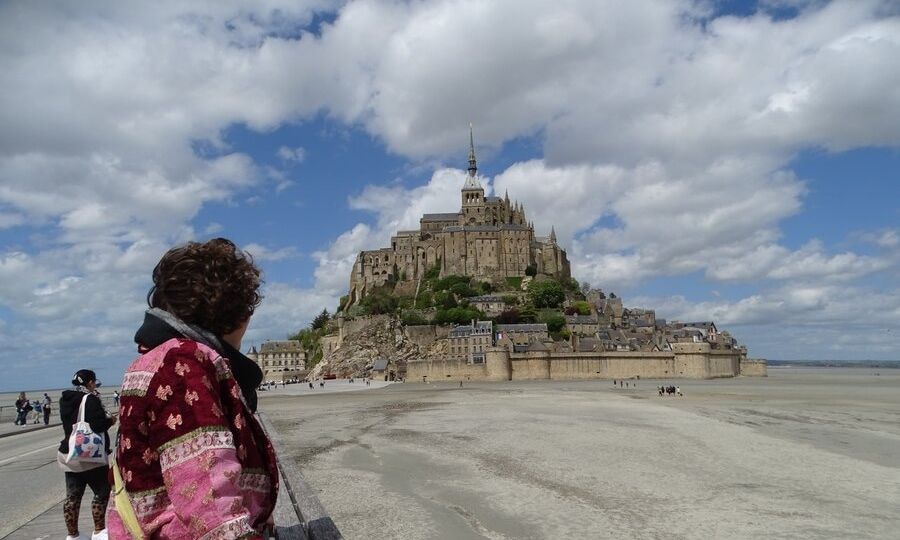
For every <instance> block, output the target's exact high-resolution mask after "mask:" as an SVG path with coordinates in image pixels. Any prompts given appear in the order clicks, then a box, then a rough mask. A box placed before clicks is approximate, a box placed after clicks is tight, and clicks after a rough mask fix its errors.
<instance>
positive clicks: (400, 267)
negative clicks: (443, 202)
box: [348, 130, 571, 305]
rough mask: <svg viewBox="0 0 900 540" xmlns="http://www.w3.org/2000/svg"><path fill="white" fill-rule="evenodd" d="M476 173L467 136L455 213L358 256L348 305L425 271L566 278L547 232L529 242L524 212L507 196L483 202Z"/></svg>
mask: <svg viewBox="0 0 900 540" xmlns="http://www.w3.org/2000/svg"><path fill="white" fill-rule="evenodd" d="M477 172H478V167H477V164H476V160H475V144H474V140H473V138H472V133H471V130H470V132H469V168H468V175H467V176H466V181H465V183H464V185H463V186H462V190H461V192H460V202H461V207H460V210H459V211H458V212H451V213H440V214H425V215H423V216H422V218H421V219H420V220H419V228H418V229H416V230H409V231H398V232H397V233H396V234H395V235H394V236H393V237H392V238H391V245H390V247H385V248H382V249H376V250H372V251H361V252H360V253H359V255H358V256H357V257H356V261H355V263H354V264H353V270H352V273H351V276H350V298H349V304H348V305H352V304H355V303H357V302H359V301H360V300H361V299H362V298H363V297H364V296H365V295H366V294H367V293H368V292H369V291H370V290H371V289H372V288H374V287H379V286H381V285H384V284H385V283H387V282H388V281H392V282H398V283H401V284H402V283H413V284H414V283H415V282H417V281H418V280H419V279H420V278H421V277H422V276H423V275H424V274H425V272H426V271H428V270H429V269H431V268H438V269H439V271H440V276H448V275H460V276H471V277H474V278H477V279H479V280H482V281H492V280H500V279H503V278H507V277H523V276H525V275H526V273H525V271H526V269H528V268H529V267H532V268H533V269H534V270H535V271H536V272H537V273H539V274H546V275H549V276H554V277H557V278H565V279H568V278H570V277H571V270H570V267H569V259H568V257H567V256H566V252H565V250H563V249H562V248H561V247H560V246H559V244H558V243H557V240H556V232H555V230H554V229H553V228H552V227H551V230H550V234H549V235H548V236H535V234H534V225H533V224H532V223H530V222H529V221H528V218H527V215H526V212H525V207H524V206H522V205H521V204H519V203H518V202H510V199H509V194H506V195H505V196H504V197H502V198H501V197H492V196H485V194H484V188H483V187H482V185H481V182H480V181H479V178H478V175H477ZM536 181H537V179H536ZM413 287H414V285H413Z"/></svg>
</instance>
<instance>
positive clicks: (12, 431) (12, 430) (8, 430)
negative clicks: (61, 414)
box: [0, 418, 62, 438]
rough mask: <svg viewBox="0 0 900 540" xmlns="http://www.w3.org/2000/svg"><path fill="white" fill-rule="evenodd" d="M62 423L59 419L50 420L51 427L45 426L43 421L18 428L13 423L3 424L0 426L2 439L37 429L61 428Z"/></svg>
mask: <svg viewBox="0 0 900 540" xmlns="http://www.w3.org/2000/svg"><path fill="white" fill-rule="evenodd" d="M61 425H62V423H61V422H60V421H59V419H58V418H56V419H53V418H51V419H50V425H47V426H45V425H44V422H43V420H42V421H41V423H40V424H25V425H24V426H17V425H15V424H13V423H12V422H3V423H2V424H0V438H2V437H10V436H12V435H18V434H19V433H27V432H29V431H34V430H36V429H47V428H53V427H57V426H61Z"/></svg>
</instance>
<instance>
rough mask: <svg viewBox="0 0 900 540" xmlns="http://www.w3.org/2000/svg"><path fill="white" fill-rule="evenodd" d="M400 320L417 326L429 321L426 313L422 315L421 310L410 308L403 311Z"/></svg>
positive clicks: (407, 324) (408, 324)
mask: <svg viewBox="0 0 900 540" xmlns="http://www.w3.org/2000/svg"><path fill="white" fill-rule="evenodd" d="M400 322H402V323H403V324H405V325H406V326H416V325H420V324H428V322H429V321H428V319H426V318H425V315H422V313H421V312H419V311H416V310H414V309H410V310H405V311H403V314H402V315H401V316H400Z"/></svg>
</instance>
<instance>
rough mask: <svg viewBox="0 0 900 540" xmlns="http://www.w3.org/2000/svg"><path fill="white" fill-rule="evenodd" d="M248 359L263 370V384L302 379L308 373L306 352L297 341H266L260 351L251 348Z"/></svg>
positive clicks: (253, 347)
mask: <svg viewBox="0 0 900 540" xmlns="http://www.w3.org/2000/svg"><path fill="white" fill-rule="evenodd" d="M247 358H249V359H251V360H253V361H254V362H256V363H257V365H259V367H260V369H262V372H263V382H281V381H285V380H289V379H302V378H303V377H305V376H306V373H307V369H306V351H304V350H303V346H302V345H301V344H300V342H299V341H298V340H295V339H285V340H277V341H276V340H273V341H264V342H263V343H262V345H260V346H259V350H257V349H256V347H255V346H252V347H250V351H249V352H248V353H247Z"/></svg>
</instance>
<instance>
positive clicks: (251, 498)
mask: <svg viewBox="0 0 900 540" xmlns="http://www.w3.org/2000/svg"><path fill="white" fill-rule="evenodd" d="M259 287H260V271H259V269H258V268H257V267H256V266H255V265H254V264H253V261H252V259H251V258H250V256H249V255H248V254H246V253H244V252H243V251H241V250H240V249H238V248H237V247H236V246H235V245H234V244H233V243H232V242H231V241H229V240H226V239H224V238H216V239H213V240H209V241H207V242H203V243H201V242H189V243H187V244H185V245H182V246H179V247H176V248H173V249H170V250H169V251H168V252H166V254H165V255H163V256H162V258H161V259H160V261H159V263H158V264H157V265H156V268H154V269H153V285H152V287H151V288H150V293H149V294H148V295H147V303H148V304H149V306H150V309H149V310H147V312H146V314H145V316H144V323H143V325H142V326H141V327H140V329H138V331H137V333H136V334H135V337H134V340H135V342H136V343H137V346H138V352H139V353H140V356H139V357H138V358H137V359H136V360H135V361H134V362H133V363H132V364H131V366H130V367H129V368H128V370H127V371H126V372H125V378H124V382H123V386H122V401H121V406H120V410H121V411H122V418H121V425H120V426H119V441H120V442H119V444H118V448H117V451H116V469H117V471H118V472H119V473H120V474H121V476H122V480H124V485H123V486H122V487H123V488H124V489H125V491H126V492H127V493H128V494H129V495H131V496H132V497H133V503H134V504H133V506H134V510H135V511H136V512H135V513H136V514H137V525H138V526H139V527H140V529H141V531H140V532H141V533H142V536H143V537H144V538H147V539H151V538H152V539H156V540H159V539H166V540H172V539H195V538H210V539H211V538H216V539H219V538H221V539H225V538H253V539H258V538H261V537H262V535H263V531H264V529H266V528H268V527H271V526H272V521H271V516H272V511H273V509H274V508H275V499H276V497H277V494H278V469H277V466H276V463H275V454H274V451H273V449H272V445H271V443H270V442H269V438H268V437H267V436H266V433H265V431H264V430H263V428H262V426H261V425H260V423H259V421H258V420H257V418H256V416H255V415H254V413H255V412H256V407H257V395H256V388H257V387H258V386H259V385H260V383H261V382H262V380H263V372H262V370H261V369H260V367H259V366H258V365H257V364H256V363H255V362H254V361H253V360H251V359H250V358H248V357H247V356H245V355H244V354H243V353H241V352H240V351H241V341H242V340H243V337H244V334H245V332H246V331H247V327H248V325H249V323H250V318H251V316H252V315H253V313H254V312H255V310H256V308H257V306H258V305H259V303H260V301H261V299H262V297H261V296H260V292H259ZM126 441H127V442H126ZM120 500H121V499H120ZM117 504H118V501H114V503H113V504H111V505H110V507H109V512H108V521H109V531H110V537H112V538H116V539H119V538H133V537H134V536H135V535H132V534H130V533H129V532H128V525H127V524H126V523H125V522H124V521H123V519H122V518H121V517H120V515H119V512H118V510H119V509H118V508H117Z"/></svg>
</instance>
